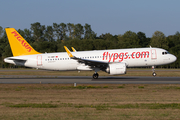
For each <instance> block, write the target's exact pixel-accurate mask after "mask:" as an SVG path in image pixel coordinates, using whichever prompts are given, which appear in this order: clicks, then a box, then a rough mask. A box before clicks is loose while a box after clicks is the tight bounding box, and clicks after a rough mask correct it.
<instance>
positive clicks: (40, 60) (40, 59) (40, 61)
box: [37, 55, 42, 66]
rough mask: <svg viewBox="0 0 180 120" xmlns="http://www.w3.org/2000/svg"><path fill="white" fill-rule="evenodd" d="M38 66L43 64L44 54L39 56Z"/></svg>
mask: <svg viewBox="0 0 180 120" xmlns="http://www.w3.org/2000/svg"><path fill="white" fill-rule="evenodd" d="M37 66H42V55H38V56H37Z"/></svg>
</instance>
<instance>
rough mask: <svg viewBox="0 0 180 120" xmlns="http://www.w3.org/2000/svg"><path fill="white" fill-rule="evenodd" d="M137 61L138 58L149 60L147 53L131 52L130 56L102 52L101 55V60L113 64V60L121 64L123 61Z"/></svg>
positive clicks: (122, 53) (126, 53)
mask: <svg viewBox="0 0 180 120" xmlns="http://www.w3.org/2000/svg"><path fill="white" fill-rule="evenodd" d="M131 58H132V59H139V58H149V51H143V52H132V53H131V54H128V52H125V53H124V52H121V53H109V52H104V53H103V60H109V62H110V61H111V60H112V61H113V62H114V61H115V60H119V62H122V61H123V60H124V59H131Z"/></svg>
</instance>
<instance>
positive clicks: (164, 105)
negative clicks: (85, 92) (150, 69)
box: [2, 103, 180, 110]
mask: <svg viewBox="0 0 180 120" xmlns="http://www.w3.org/2000/svg"><path fill="white" fill-rule="evenodd" d="M2 105H5V106H6V107H12V108H26V107H28V108H29V107H31V108H61V107H73V108H96V110H108V109H112V108H116V109H180V103H136V104H116V105H113V104H112V105H110V104H106V103H104V104H101V103H100V104H72V103H59V104H50V103H20V104H13V103H4V104H2Z"/></svg>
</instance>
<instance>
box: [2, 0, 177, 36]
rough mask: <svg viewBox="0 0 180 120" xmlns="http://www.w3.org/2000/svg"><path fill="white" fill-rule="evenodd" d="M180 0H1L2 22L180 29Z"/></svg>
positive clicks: (106, 29) (98, 29)
mask: <svg viewBox="0 0 180 120" xmlns="http://www.w3.org/2000/svg"><path fill="white" fill-rule="evenodd" d="M179 5H180V0H1V1H0V26H1V27H3V28H6V27H13V28H15V29H22V30H23V29H25V28H27V29H30V27H31V24H32V23H35V22H39V23H41V25H45V26H48V25H51V26H52V25H53V23H58V24H60V23H65V24H67V23H74V24H77V23H80V24H81V25H83V26H84V25H85V23H87V24H89V25H91V28H92V30H93V31H94V32H95V33H97V35H98V36H99V35H101V34H105V33H110V34H112V35H119V34H124V33H125V32H126V31H129V30H130V31H132V32H136V33H137V32H139V31H141V32H143V33H145V34H146V36H147V37H152V35H153V33H154V32H155V31H157V30H158V31H161V32H163V33H164V34H165V35H166V36H169V35H174V34H175V33H176V32H177V31H180V7H179Z"/></svg>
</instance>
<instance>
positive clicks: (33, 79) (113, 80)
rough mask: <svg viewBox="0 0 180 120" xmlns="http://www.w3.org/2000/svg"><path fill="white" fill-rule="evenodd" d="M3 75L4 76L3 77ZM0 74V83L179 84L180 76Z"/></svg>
mask: <svg viewBox="0 0 180 120" xmlns="http://www.w3.org/2000/svg"><path fill="white" fill-rule="evenodd" d="M3 77H4V78H3ZM3 77H2V76H0V84H74V83H76V84H180V77H124V76H123V77H119V76H118V77H116V76H104V77H102V76H100V77H99V79H92V77H91V76H56V77H52V76H51V77H49V76H44V77H42V76H40V77H38V76H20V75H18V76H15V75H13V76H8V77H5V76H3Z"/></svg>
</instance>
